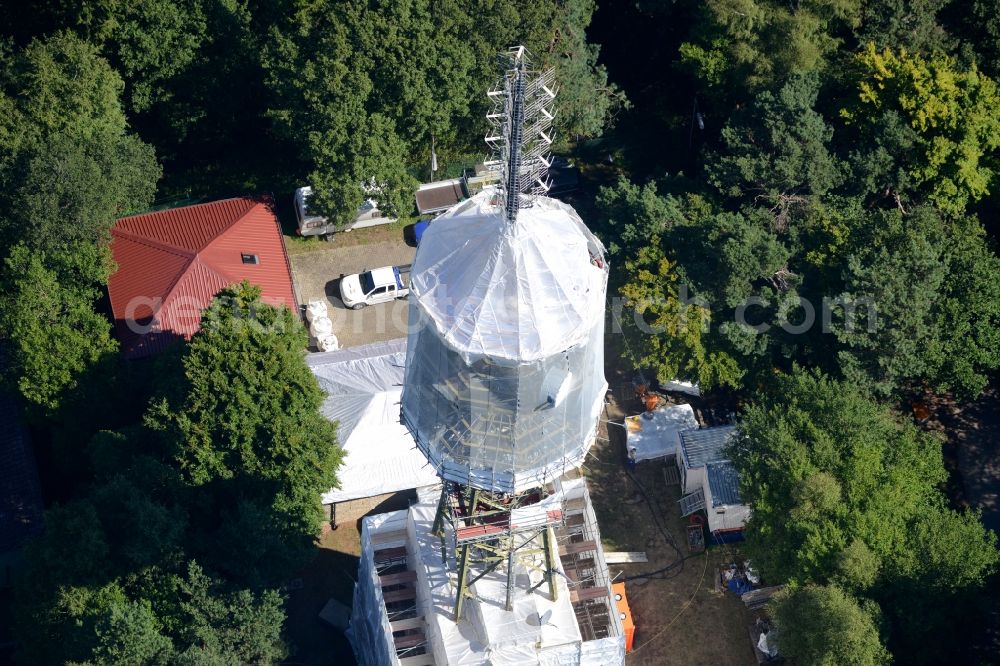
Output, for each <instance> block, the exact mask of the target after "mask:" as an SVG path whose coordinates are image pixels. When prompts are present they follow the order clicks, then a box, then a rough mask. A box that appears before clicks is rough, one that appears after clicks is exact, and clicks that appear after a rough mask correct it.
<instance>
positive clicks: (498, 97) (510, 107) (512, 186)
mask: <svg viewBox="0 0 1000 666" xmlns="http://www.w3.org/2000/svg"><path fill="white" fill-rule="evenodd" d="M503 59H504V61H505V62H504V73H503V76H502V77H501V79H500V80H499V81H498V82H497V85H496V86H495V87H494V88H493V89H492V90H490V91H489V92H488V93H487V96H488V97H489V98H490V100H491V101H492V102H493V108H492V110H491V111H490V112H489V113H488V114H486V119H487V120H489V122H490V125H491V126H492V131H491V133H490V135H489V136H487V137H486V143H487V144H488V145H489V146H490V148H491V149H492V150H493V155H494V159H493V160H492V161H491V162H490V166H492V167H493V168H494V169H496V170H497V171H498V172H499V173H500V183H499V185H498V190H499V192H498V194H499V196H498V199H497V200H498V203H499V205H500V207H501V209H502V210H503V213H504V216H505V217H506V218H507V221H508V222H514V220H516V219H517V212H518V210H519V209H520V208H521V205H522V197H523V196H524V195H531V196H535V195H541V194H545V193H546V192H548V190H549V180H548V171H549V166H550V164H551V159H550V157H549V149H550V148H551V146H552V121H553V119H554V118H555V112H554V110H553V108H552V105H553V100H555V97H556V91H555V89H554V82H555V72H554V71H553V70H551V69H549V70H546V71H544V72H538V71H535V70H533V69H532V68H531V56H530V54H529V53H528V50H527V49H525V48H524V47H523V46H516V47H514V48H511V49H510V50H509V51H508V52H507V53H506V54H505V55H504V57H503ZM525 204H526V205H530V199H527V200H525Z"/></svg>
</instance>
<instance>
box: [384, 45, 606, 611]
mask: <svg viewBox="0 0 1000 666" xmlns="http://www.w3.org/2000/svg"><path fill="white" fill-rule="evenodd" d="M505 61H506V62H505V70H504V73H503V76H502V77H501V79H500V81H499V83H498V84H497V86H496V87H495V88H494V89H493V90H491V91H489V93H488V96H489V99H491V100H492V101H493V108H492V109H491V111H490V113H489V114H488V115H487V118H488V120H489V122H490V124H491V125H492V128H493V130H492V132H491V134H490V135H489V136H487V137H486V142H487V144H488V145H489V146H490V147H491V148H492V149H493V151H494V160H493V161H492V162H491V163H490V164H491V165H492V166H493V167H494V168H495V169H496V170H497V172H498V173H499V174H500V175H501V179H500V184H499V186H498V187H497V188H496V190H495V191H486V192H483V193H482V194H480V195H476V196H474V197H472V198H471V199H469V200H467V201H466V202H463V203H460V204H458V205H457V206H455V207H454V208H452V209H451V210H449V211H448V212H446V213H445V214H443V215H442V216H441V217H439V218H438V220H437V221H435V223H434V224H433V225H432V226H431V227H430V228H429V229H428V232H427V234H428V235H427V236H425V237H424V240H423V241H422V242H421V245H420V248H419V250H418V252H417V256H416V258H415V260H414V265H413V273H412V282H411V294H410V319H409V320H410V322H418V324H417V325H416V326H414V327H412V328H411V332H410V334H409V341H408V344H407V361H406V378H405V383H404V388H403V397H402V409H401V411H402V420H403V422H404V423H405V424H406V425H407V427H408V428H409V430H410V432H411V433H412V434H413V437H414V440H415V441H416V444H417V447H418V448H419V449H420V450H421V451H422V452H423V453H424V455H425V456H426V457H427V459H428V461H429V462H430V464H432V465H433V466H434V467H435V469H436V470H437V473H438V476H440V478H441V480H442V486H443V488H442V492H441V496H440V500H439V503H438V509H437V516H436V518H435V520H434V525H433V530H432V531H433V533H434V534H436V535H437V536H438V537H439V538H440V543H441V556H442V561H443V562H449V561H452V560H453V561H454V562H455V568H456V572H457V591H456V596H455V605H454V619H455V621H459V620H460V619H461V618H462V609H463V602H464V601H465V600H466V599H467V598H475V595H474V592H473V591H472V586H473V585H474V583H475V582H476V581H478V580H480V579H481V578H483V577H484V576H487V575H489V574H492V575H493V576H496V573H494V572H497V573H500V572H503V573H505V574H506V609H507V610H508V611H509V610H511V606H512V600H513V597H514V595H515V591H518V593H519V594H520V593H521V592H520V590H521V589H522V588H523V593H525V594H529V595H530V594H534V593H536V592H535V591H536V590H537V589H538V588H540V587H542V586H545V587H546V589H547V592H548V597H549V599H550V600H552V601H555V600H556V597H557V594H558V592H557V591H558V585H557V582H556V578H555V576H556V572H557V569H558V563H559V555H558V553H557V547H556V545H555V537H554V532H553V529H554V528H559V527H561V526H562V525H563V524H564V511H563V505H562V497H561V495H559V494H558V493H556V494H550V492H549V490H548V488H549V487H550V484H552V482H553V481H554V480H555V479H558V478H560V477H562V476H563V475H564V474H565V472H567V471H568V470H570V469H573V468H576V467H579V465H580V464H581V463H582V462H583V459H584V457H585V456H586V454H587V451H588V450H589V448H590V446H591V445H592V443H593V441H594V437H595V434H596V427H597V422H598V418H599V415H600V412H601V409H602V407H603V404H604V395H605V393H606V390H607V383H606V382H605V380H604V367H603V358H604V356H603V354H604V349H603V348H604V338H603V336H604V302H605V290H606V286H607V264H606V262H605V258H604V248H603V247H602V246H601V244H600V242H599V241H598V240H597V239H596V238H595V237H594V236H593V234H591V233H590V231H589V230H588V229H587V227H586V226H585V225H584V224H583V222H582V221H581V220H580V218H579V216H578V215H577V214H576V211H574V210H573V209H572V208H571V207H570V206H568V205H566V204H564V203H562V202H559V201H556V200H554V199H550V198H548V197H546V196H544V195H545V193H546V192H547V191H548V182H547V172H548V168H549V165H550V159H549V157H548V155H549V149H550V146H551V144H552V132H551V129H550V128H551V125H552V121H553V118H554V113H553V111H552V108H551V107H552V103H553V101H554V99H555V96H556V93H555V91H554V90H553V87H554V86H553V79H554V75H553V72H552V71H546V72H537V71H534V70H532V68H531V64H530V59H529V54H528V52H527V51H526V50H525V49H524V47H517V48H513V49H511V50H510V51H509V52H508V53H507V54H505Z"/></svg>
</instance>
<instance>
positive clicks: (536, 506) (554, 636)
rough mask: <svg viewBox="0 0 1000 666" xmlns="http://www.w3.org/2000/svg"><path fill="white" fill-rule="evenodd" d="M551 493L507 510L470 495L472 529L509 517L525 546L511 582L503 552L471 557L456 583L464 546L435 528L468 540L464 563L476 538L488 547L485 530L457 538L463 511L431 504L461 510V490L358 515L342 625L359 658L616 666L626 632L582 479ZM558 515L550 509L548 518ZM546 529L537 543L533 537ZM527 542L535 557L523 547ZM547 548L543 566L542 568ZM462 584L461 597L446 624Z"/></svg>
mask: <svg viewBox="0 0 1000 666" xmlns="http://www.w3.org/2000/svg"><path fill="white" fill-rule="evenodd" d="M549 490H550V494H548V495H546V496H545V497H540V496H537V495H536V496H534V497H532V496H528V497H524V498H521V500H522V501H519V502H518V503H517V506H515V507H511V506H510V505H504V506H502V507H500V508H498V509H492V510H491V509H489V508H488V507H487V505H486V503H485V502H483V501H481V500H479V499H478V498H477V500H476V502H477V504H476V506H478V507H479V510H478V511H476V512H474V513H473V514H470V515H477V516H479V519H477V522H476V525H479V526H480V527H482V526H484V525H489V523H490V521H491V520H492V521H497V520H498V518H497V517H503V516H509V520H508V521H507V524H508V525H509V526H510V529H506V528H505V529H504V532H505V533H507V534H509V535H510V536H511V538H513V539H515V540H521V542H522V543H524V544H525V545H523V547H522V548H521V550H520V551H515V558H514V569H515V570H516V574H515V578H517V579H520V580H519V581H518V582H517V583H516V584H515V585H513V586H511V585H509V584H508V582H509V581H508V576H507V570H505V567H504V563H506V564H507V566H508V567H509V565H510V560H509V559H504V557H506V558H509V554H506V555H505V556H504V557H500V559H499V560H494V561H492V562H488V563H485V564H484V565H477V566H479V567H480V568H478V569H476V568H474V567H473V566H471V563H470V565H469V568H468V569H467V571H466V573H465V580H466V582H465V584H464V585H463V584H462V583H461V582H460V580H461V578H462V574H461V573H460V571H459V569H460V566H461V551H462V548H461V547H460V548H458V549H457V550H456V549H454V548H452V547H448V548H445V549H443V550H442V547H441V543H442V542H441V535H440V532H441V531H442V530H443V531H444V533H445V538H446V539H447V540H448V542H449V544H453V543H455V542H456V541H458V540H459V539H460V540H461V541H462V542H463V543H464V544H465V545H468V546H469V549H470V559H472V553H473V551H475V550H478V549H479V548H480V547H481V546H482V545H484V544H485V545H487V546H491V545H494V544H495V543H496V541H495V540H493V538H492V535H489V534H487V532H490V530H479V533H478V534H477V533H474V532H467V533H463V534H462V535H461V536H459V534H458V533H457V531H456V526H457V530H462V529H464V528H465V526H466V525H465V523H466V522H472V521H466V520H464V519H463V517H462V515H461V514H469V513H470V512H469V511H468V510H462V509H461V508H459V509H458V513H459V514H460V515H459V516H458V517H454V518H453V516H454V514H453V513H452V514H451V515H449V511H448V510H446V511H444V512H442V511H441V510H440V508H441V506H440V505H441V503H442V498H444V501H445V504H446V506H447V505H449V504H451V505H452V506H454V503H457V502H459V500H460V499H461V501H463V502H465V503H466V506H467V509H471V507H472V505H471V499H472V498H471V497H470V496H469V495H467V494H466V495H465V496H464V497H463V496H462V493H461V491H460V490H458V491H457V490H456V489H453V490H452V491H450V492H447V493H442V492H440V489H436V490H434V491H433V492H431V491H430V489H427V490H425V491H421V492H419V493H418V496H419V498H418V501H417V503H416V504H414V505H413V506H411V507H410V509H409V510H407V511H399V512H393V513H390V514H381V515H377V516H371V517H368V518H365V519H364V521H363V527H362V538H361V545H362V549H361V563H360V565H359V578H358V585H357V587H356V588H355V605H354V615H353V617H352V620H351V627H352V628H351V632H350V638H351V642H352V645H353V646H354V650H355V654H356V656H357V658H358V663H359V664H361V665H362V666H376V665H377V666H386V665H395V664H402V665H404V666H445V665H449V666H466V665H469V666H471V665H472V664H476V665H479V664H483V663H492V664H494V665H495V666H521V665H524V666H528V665H529V664H530V665H537V664H539V663H553V664H554V663H559V664H564V665H565V666H571V665H577V666H598V665H600V666H616V665H621V664H622V663H623V660H624V656H625V651H624V632H623V628H622V624H621V620H620V617H619V615H618V614H617V613H616V612H615V611H614V596H613V593H612V591H611V588H610V584H609V582H610V581H609V580H608V575H607V567H606V563H605V560H604V555H603V551H602V549H601V546H600V534H599V532H598V530H597V523H596V518H595V516H594V513H593V508H592V507H591V505H590V499H589V495H588V493H587V489H586V482H585V481H584V480H583V479H574V480H572V481H564V482H557V483H556V484H554V485H553V486H552V487H551V488H550V489H549ZM480 494H482V493H480ZM554 507H559V508H558V509H556V508H554ZM557 510H558V511H559V512H560V513H561V515H560V516H557V515H556V514H555V513H552V512H555V511H557ZM533 521H534V522H533ZM469 526H470V527H474V526H475V525H469ZM435 532H438V533H435ZM545 533H548V534H549V537H548V539H549V543H548V545H547V546H546V545H545V543H544V539H545V537H542V536H540V535H542V534H545ZM533 537H534V538H533ZM531 549H534V550H536V551H538V552H536V553H535V554H533V555H531V556H529V555H528V554H527V553H526V552H524V551H526V550H531ZM546 550H547V552H548V553H549V556H550V559H549V561H548V566H546V565H544V564H543V557H544V555H545V552H544V551H546ZM482 552H483V553H489V552H490V551H488V550H485V551H482ZM442 555H444V558H443V559H442ZM526 561H527V563H528V565H530V566H526V565H525V562H526ZM497 562H499V563H497ZM493 564H495V565H496V566H493V568H492V569H490V570H489V571H486V570H485V569H486V567H489V566H490V565H493ZM460 587H464V589H465V591H466V592H467V593H466V594H463V596H462V598H463V599H464V607H463V609H462V610H461V612H460V614H459V616H458V619H457V620H456V619H455V618H456V616H455V602H456V600H457V599H458V598H459V595H458V591H459V588H460ZM539 588H541V589H539Z"/></svg>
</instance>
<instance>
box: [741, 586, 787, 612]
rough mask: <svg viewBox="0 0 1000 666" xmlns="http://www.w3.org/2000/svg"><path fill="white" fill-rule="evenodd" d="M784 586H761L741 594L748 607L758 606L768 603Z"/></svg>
mask: <svg viewBox="0 0 1000 666" xmlns="http://www.w3.org/2000/svg"><path fill="white" fill-rule="evenodd" d="M783 587H785V586H784V585H775V586H773V587H761V588H758V589H756V590H750V591H749V592H747V593H746V594H744V595H743V596H741V597H740V599H742V600H743V603H745V604H746V605H747V608H756V607H758V606H763V605H764V604H766V603H767V602H768V601H769V600H770V599H771V597H773V596H774V593H775V592H777V591H778V590H780V589H782V588H783Z"/></svg>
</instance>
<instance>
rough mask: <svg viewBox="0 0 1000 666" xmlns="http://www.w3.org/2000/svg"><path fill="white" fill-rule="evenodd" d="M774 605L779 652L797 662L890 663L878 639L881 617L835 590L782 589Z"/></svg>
mask: <svg viewBox="0 0 1000 666" xmlns="http://www.w3.org/2000/svg"><path fill="white" fill-rule="evenodd" d="M771 606H772V612H773V614H774V624H775V627H776V628H777V631H778V651H779V653H780V654H782V655H783V656H785V657H786V658H788V659H790V660H794V661H795V663H801V664H815V665H816V666H847V665H848V664H850V665H851V666H879V665H880V664H888V663H890V661H891V659H890V656H889V653H888V652H887V651H886V649H885V647H884V646H883V645H882V643H881V641H880V640H879V632H878V627H877V624H876V622H877V618H876V617H873V614H872V612H871V611H870V610H869V609H868V608H865V607H863V606H862V605H861V604H859V603H858V602H857V600H855V599H853V598H851V596H850V595H848V594H845V593H844V592H843V591H842V590H841V589H839V588H838V587H836V586H820V585H806V586H804V587H797V588H792V589H788V590H783V591H782V592H780V593H779V594H778V595H776V597H775V599H774V600H772V602H771Z"/></svg>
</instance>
